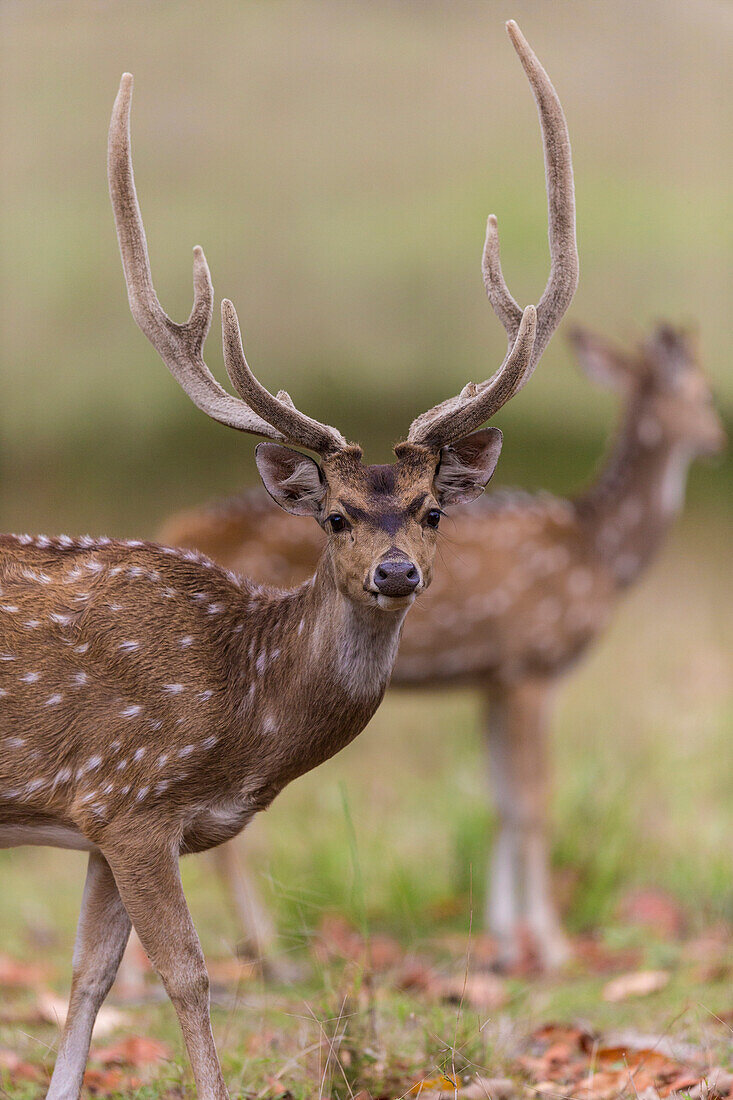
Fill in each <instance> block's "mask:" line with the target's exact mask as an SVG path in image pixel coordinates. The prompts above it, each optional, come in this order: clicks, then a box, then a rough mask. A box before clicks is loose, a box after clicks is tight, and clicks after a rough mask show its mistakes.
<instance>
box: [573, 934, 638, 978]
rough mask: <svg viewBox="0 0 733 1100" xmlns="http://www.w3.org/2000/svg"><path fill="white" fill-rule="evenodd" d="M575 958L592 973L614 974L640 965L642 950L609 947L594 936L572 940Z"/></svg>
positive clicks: (583, 967)
mask: <svg viewBox="0 0 733 1100" xmlns="http://www.w3.org/2000/svg"><path fill="white" fill-rule="evenodd" d="M572 951H573V958H574V960H575V961H576V962H577V963H578V964H579V965H580V967H581V968H582V969H584V970H587V971H589V972H590V973H591V974H613V973H614V972H615V973H618V972H619V971H623V970H633V969H634V968H635V967H638V966H639V964H640V962H641V959H642V952H641V950H640V949H639V948H638V947H621V948H618V947H615V948H612V947H608V946H607V945H606V944H604V943H602V942H600V941H599V940H597V939H595V938H594V937H592V936H582V937H579V938H578V939H575V940H573V941H572Z"/></svg>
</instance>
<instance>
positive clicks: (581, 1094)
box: [517, 1024, 733, 1100]
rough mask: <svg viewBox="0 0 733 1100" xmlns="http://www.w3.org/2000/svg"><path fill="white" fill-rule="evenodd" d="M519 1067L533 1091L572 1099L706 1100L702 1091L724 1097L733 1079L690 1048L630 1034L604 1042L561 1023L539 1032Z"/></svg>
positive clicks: (659, 1039) (682, 1044)
mask: <svg viewBox="0 0 733 1100" xmlns="http://www.w3.org/2000/svg"><path fill="white" fill-rule="evenodd" d="M517 1064H518V1067H519V1068H521V1069H522V1070H523V1071H524V1072H525V1074H526V1075H527V1076H528V1077H529V1080H530V1082H531V1084H530V1087H531V1089H532V1090H533V1091H535V1092H538V1093H540V1094H546V1095H548V1096H550V1095H557V1094H562V1095H565V1096H572V1097H573V1098H574V1100H618V1098H619V1097H621V1096H634V1097H638V1098H639V1100H655V1098H658V1097H661V1098H665V1097H668V1096H670V1095H671V1094H672V1093H673V1092H675V1093H676V1092H679V1091H681V1090H682V1089H684V1090H685V1091H686V1092H689V1094H690V1095H691V1096H693V1095H694V1096H696V1097H698V1098H699V1100H704V1098H705V1097H706V1096H708V1093H706V1092H705V1089H706V1088H708V1090H709V1093H710V1095H711V1096H712V1095H713V1093H712V1091H710V1090H712V1089H713V1088H714V1089H717V1090H718V1093H716V1095H720V1096H721V1097H726V1096H727V1095H728V1093H727V1091H726V1090H727V1089H728V1088H729V1079H730V1084H731V1085H733V1075H730V1074H727V1075H726V1073H725V1071H723V1070H720V1069H715V1070H710V1069H709V1067H708V1066H707V1065H706V1058H705V1054H704V1052H703V1051H701V1050H699V1049H697V1048H694V1047H692V1046H690V1044H688V1043H676V1042H675V1041H674V1040H672V1039H670V1038H669V1037H668V1036H659V1037H655V1036H653V1035H639V1034H636V1033H634V1032H623V1033H621V1032H617V1033H616V1034H615V1035H611V1034H609V1035H608V1037H607V1038H605V1039H604V1038H602V1037H600V1036H595V1035H592V1034H591V1033H589V1032H587V1031H585V1030H584V1029H582V1028H576V1027H565V1026H563V1025H562V1024H549V1025H545V1026H544V1027H541V1028H538V1029H537V1030H536V1031H535V1032H534V1033H533V1034H532V1035H531V1036H530V1037H529V1039H528V1041H527V1053H526V1054H524V1055H523V1056H522V1057H520V1058H519V1059H518V1062H517ZM705 1082H710V1084H707V1085H706V1084H705Z"/></svg>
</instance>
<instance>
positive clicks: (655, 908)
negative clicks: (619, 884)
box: [619, 889, 686, 940]
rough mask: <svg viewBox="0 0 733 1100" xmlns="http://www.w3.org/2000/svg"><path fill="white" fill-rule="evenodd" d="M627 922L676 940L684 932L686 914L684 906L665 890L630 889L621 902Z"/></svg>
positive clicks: (625, 921)
mask: <svg viewBox="0 0 733 1100" xmlns="http://www.w3.org/2000/svg"><path fill="white" fill-rule="evenodd" d="M619 917H620V919H621V920H622V921H623V922H624V923H625V924H633V925H638V926H640V927H642V928H646V929H648V930H649V931H650V932H653V933H654V934H655V935H656V936H659V937H661V938H662V939H669V940H676V939H679V938H680V937H681V935H682V933H683V932H684V929H685V922H686V915H685V911H684V909H683V908H682V906H681V905H680V904H679V902H678V901H676V899H675V898H673V897H672V895H671V894H668V893H666V891H664V890H657V889H654V890H652V889H644V890H632V891H629V893H627V894H626V895H625V896H624V897H623V898H622V899H621V902H620V904H619Z"/></svg>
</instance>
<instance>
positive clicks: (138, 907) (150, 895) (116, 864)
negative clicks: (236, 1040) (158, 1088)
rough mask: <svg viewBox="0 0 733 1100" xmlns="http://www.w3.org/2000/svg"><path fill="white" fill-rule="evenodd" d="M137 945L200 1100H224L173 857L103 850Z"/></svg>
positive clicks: (201, 975) (203, 973) (200, 961)
mask: <svg viewBox="0 0 733 1100" xmlns="http://www.w3.org/2000/svg"><path fill="white" fill-rule="evenodd" d="M106 855H107V858H108V860H109V863H110V866H111V867H112V870H113V872H114V876H115V881H116V882H117V886H118V889H119V891H120V896H121V897H122V900H123V902H124V904H125V908H126V909H127V911H128V913H129V914H130V917H131V918H132V923H133V925H134V926H135V930H136V932H137V934H138V936H139V937H140V942H141V943H142V945H143V947H144V948H145V950H146V952H147V953H148V956H149V957H150V961H151V962H152V964H153V966H154V967H155V969H156V970H157V972H158V974H159V975H160V978H161V980H162V982H163V985H164V986H165V989H166V992H167V994H168V996H169V997H170V999H171V1001H172V1002H173V1006H174V1008H175V1010H176V1013H177V1015H178V1021H179V1023H180V1025H181V1031H182V1032H183V1038H184V1039H185V1042H186V1049H187V1050H188V1056H189V1059H190V1061H191V1068H192V1069H193V1075H194V1079H195V1081H196V1089H197V1093H198V1097H199V1100H229V1093H228V1092H227V1089H226V1085H225V1084H224V1078H223V1077H222V1074H221V1067H220V1065H219V1058H218V1055H217V1053H216V1047H215V1045H214V1037H213V1035H212V1032H211V1018H210V1014H209V975H208V973H207V970H206V963H205V962H204V955H203V951H202V950H201V944H200V943H199V938H198V935H197V934H196V929H195V928H194V925H193V921H192V919H191V914H190V913H189V911H188V905H187V904H186V898H185V896H184V893H183V886H182V885H181V876H180V871H179V867H178V853H177V852H176V851H174V850H171V849H170V848H166V849H163V850H161V849H160V848H156V847H148V848H145V849H136V850H130V849H129V848H127V847H125V848H119V849H117V850H116V851H110V850H107V851H106Z"/></svg>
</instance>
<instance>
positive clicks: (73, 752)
mask: <svg viewBox="0 0 733 1100" xmlns="http://www.w3.org/2000/svg"><path fill="white" fill-rule="evenodd" d="M509 34H510V37H511V39H512V42H513V44H514V46H515V49H516V50H517V53H518V54H519V57H520V59H521V61H522V64H523V66H524V69H525V71H526V73H527V76H528V77H529V80H530V83H531V85H532V88H533V91H534V93H535V96H536V99H537V101H538V104H539V108H540V114H541V116H542V121H543V128H544V131H545V151H546V169H547V183H548V195H549V208H550V235H551V242H552V271H551V276H550V282H549V284H548V288H547V290H546V292H545V294H544V296H543V299H542V301H541V302H540V306H539V309H538V311H535V309H534V307H533V306H527V308H526V309H525V310H524V312H523V313H522V312H521V311H520V310H519V309H518V307H516V306H515V304H514V303H513V300H512V299H511V298H510V297H509V295H508V292H507V290H506V287H505V285H504V283H503V279H502V277H501V272H500V269H499V266H498V251H497V250H498V244H497V237H496V224H495V221H493V220H490V223H489V230H488V238H487V241H488V243H487V257H488V260H487V264H488V270H489V294H490V297H491V299H492V301H493V303H494V306H495V308H496V310H497V312H498V313H499V315H500V316H501V318H502V320H503V321H504V324H505V326H506V328H507V331H508V333H509V350H508V352H507V356H506V358H505V360H504V363H503V364H502V366H501V367H500V368H499V370H498V371H497V372H496V373H495V375H494V376H493V377H492V378H490V379H488V380H487V381H486V382H483V383H481V384H480V385H474V384H469V385H467V386H466V387H465V388H464V389H463V390H462V391H461V393H460V394H459V395H457V396H456V397H454V398H451V399H450V400H447V401H444V402H442V403H441V404H440V405H438V406H436V407H435V408H433V409H431V410H429V411H428V412H426V413H423V414H422V415H421V416H419V417H418V418H417V419H416V420H415V421H414V422H413V424H412V425H411V427H410V430H409V433H408V436H407V439H406V441H405V442H403V443H400V444H399V445H398V446H397V447H396V448H395V453H396V456H397V461H396V462H395V463H394V464H393V465H391V466H364V465H362V462H361V451H360V449H359V448H358V447H357V446H355V445H354V444H349V443H347V442H346V440H345V439H344V437H343V436H342V435H341V434H340V432H338V431H337V430H336V429H335V428H331V427H328V426H327V425H325V424H321V423H319V422H318V421H316V420H313V419H312V418H310V417H309V416H306V415H304V414H303V413H301V412H299V411H298V409H296V407H295V405H294V404H293V401H292V400H291V398H290V397H289V396H288V394H286V393H285V392H284V391H281V392H280V393H279V394H278V395H277V396H273V395H272V394H271V393H269V391H268V390H267V389H265V388H264V387H263V386H262V385H261V384H260V383H259V382H258V381H257V379H256V378H255V377H254V375H253V374H252V373H251V371H250V369H249V367H248V365H247V363H246V361H245V358H244V353H243V351H242V344H241V337H240V332H239V325H238V321H237V316H236V314H235V312H234V307H233V306H232V304H231V302H229V301H226V300H225V301H224V302H223V303H222V330H223V342H224V357H225V363H226V367H227V372H228V374H229V378H230V380H231V382H232V385H233V386H234V388H235V390H236V391H237V393H238V394H239V397H234V396H232V395H231V394H229V393H227V392H226V391H225V390H223V389H222V388H221V386H220V385H219V384H218V382H216V380H215V379H214V377H213V376H212V374H211V373H210V371H209V370H208V368H207V366H206V364H205V362H204V359H203V344H204V341H205V338H206V335H207V333H208V330H209V326H210V322H211V317H212V312H213V291H212V287H211V281H210V277H209V271H208V267H207V265H206V261H205V259H204V255H203V252H202V251H201V249H200V248H197V249H195V250H194V303H193V309H192V311H191V315H190V317H189V319H188V321H187V322H186V323H185V324H182V325H181V324H175V323H174V322H173V321H171V320H170V318H169V317H168V316H167V315H166V314H165V313H164V312H163V310H162V308H161V306H160V304H159V302H158V299H157V297H156V294H155V290H154V288H153V282H152V277H151V273H150V266H149V261H148V255H147V246H146V241H145V233H144V229H143V224H142V219H141V215H140V210H139V207H138V203H137V198H136V194H135V185H134V180H133V173H132V161H131V154H130V137H129V110H130V100H131V93H132V78H131V77H130V76H129V75H125V76H123V78H122V83H121V85H120V90H119V93H118V96H117V99H116V101H115V107H114V110H113V114H112V122H111V127H110V137H109V179H110V193H111V197H112V205H113V209H114V214H115V221H116V225H117V234H118V238H119V243H120V250H121V254H122V263H123V267H124V272H125V279H126V283H127V289H128V296H129V300H130V307H131V310H132V314H133V316H134V318H135V320H136V321H137V323H138V325H139V326H140V328H141V329H142V331H143V332H144V333H145V335H146V336H147V337H148V339H149V340H150V342H151V343H152V344H153V346H154V348H155V349H156V351H157V352H158V354H159V355H160V357H161V358H162V360H163V362H164V363H165V365H166V366H167V367H168V368H169V370H170V371H171V372H172V374H173V375H174V377H175V378H176V379H177V381H178V382H179V384H180V385H181V386H182V387H183V389H184V390H185V391H186V393H187V394H188V395H189V397H191V398H192V400H193V401H194V403H195V404H196V405H197V406H198V407H199V408H201V409H202V410H203V411H204V412H205V413H206V414H207V415H208V416H210V417H212V418H213V419H214V420H217V421H219V422H221V423H223V424H226V425H229V426H230V427H233V428H236V429H238V430H240V431H244V432H248V433H251V434H254V435H260V436H264V437H266V438H268V439H269V440H270V442H266V443H261V444H260V445H259V446H258V448H257V464H258V468H259V471H260V474H261V476H262V479H263V481H264V483H265V486H266V487H267V489H268V491H269V492H270V494H271V495H272V497H273V498H274V499H275V500H276V501H277V503H278V504H279V505H280V506H281V507H282V508H284V509H285V510H286V511H288V512H290V513H293V514H295V515H310V516H312V517H314V518H315V519H316V520H317V521H318V523H319V525H320V526H321V527H322V529H323V530H324V532H325V534H326V544H325V547H324V549H323V552H322V554H321V556H320V558H319V560H318V562H317V564H316V568H315V573H314V575H313V576H312V577H310V578H309V579H308V580H307V581H306V582H305V583H304V584H302V585H300V586H299V587H298V588H295V589H293V590H291V591H287V592H283V591H275V590H271V589H267V588H260V587H259V586H257V585H255V584H253V583H250V582H249V581H246V580H243V579H241V578H240V577H238V576H237V575H235V574H233V573H229V572H227V571H226V570H224V569H223V568H221V567H219V566H217V565H215V564H214V563H213V562H212V561H210V560H208V559H207V558H205V557H203V556H202V555H200V554H199V553H197V552H195V551H177V550H174V549H170V548H166V547H162V546H157V545H152V544H147V543H143V542H140V541H136V540H135V541H132V542H120V541H114V540H111V539H96V540H95V539H91V538H82V539H71V538H68V537H60V538H46V537H35V538H34V537H30V536H9V535H6V536H2V538H1V539H0V588H1V589H2V603H1V604H0V669H1V670H2V672H1V675H2V681H1V684H0V705H1V706H2V714H3V722H2V728H1V733H0V844H2V845H5V846H7V845H18V844H50V845H55V846H57V847H68V848H78V849H82V850H85V851H88V852H89V869H88V875H87V882H86V886H85V890H84V898H83V902H82V911H81V917H80V921H79V929H78V935H77V942H76V949H75V952H74V973H73V982H72V990H71V1000H70V1006H69V1013H68V1018H67V1021H66V1024H65V1027H64V1032H63V1036H62V1039H61V1044H60V1048H59V1053H58V1058H57V1062H56V1066H55V1069H54V1073H53V1077H52V1080H51V1085H50V1089H49V1093H48V1096H49V1098H50V1100H73V1098H75V1097H77V1096H78V1094H79V1090H80V1088H81V1084H82V1077H83V1073H84V1066H85V1063H86V1058H87V1054H88V1049H89V1042H90V1036H91V1032H92V1026H93V1023H94V1019H95V1017H96V1014H97V1011H98V1009H99V1006H100V1004H101V1003H102V1001H103V999H104V997H105V996H106V993H107V991H108V989H109V987H110V985H111V983H112V981H113V979H114V975H115V972H116V970H117V967H118V963H119V959H120V956H121V955H122V952H123V949H124V946H125V943H126V941H127V938H128V935H129V931H130V923H131V922H132V924H133V925H134V926H135V929H136V931H137V933H138V935H139V936H140V939H141V941H142V944H143V946H144V948H145V950H146V952H147V953H148V955H149V957H150V959H151V960H152V962H153V965H154V966H155V968H156V970H157V971H158V973H159V974H160V976H161V978H162V980H163V983H164V985H165V988H166V990H167V992H168V994H169V996H170V998H171V1000H172V1002H173V1004H174V1006H175V1008H176V1011H177V1014H178V1018H179V1021H180V1025H181V1028H182V1031H183V1035H184V1038H185V1042H186V1046H187V1049H188V1054H189V1057H190V1061H191V1065H192V1068H193V1073H194V1077H195V1080H196V1085H197V1089H198V1093H199V1095H200V1096H201V1097H202V1098H204V1100H222V1098H225V1097H226V1096H227V1090H226V1086H225V1084H224V1081H223V1078H222V1074H221V1070H220V1067H219V1061H218V1058H217V1053H216V1049H215V1046H214V1041H213V1037H212V1033H211V1025H210V1020H209V986H208V976H207V972H206V967H205V964H204V959H203V955H202V952H201V947H200V945H199V941H198V938H197V935H196V931H195V929H194V926H193V923H192V921H191V917H190V914H189V912H188V908H187V906H186V901H185V898H184V895H183V891H182V888H181V881H180V876H179V857H180V855H181V854H184V853H187V852H199V851H202V850H205V849H208V848H212V847H215V846H216V845H218V844H221V843H222V842H223V841H225V840H228V839H230V838H231V837H232V836H234V835H235V834H236V833H238V832H239V831H240V830H241V829H242V828H243V827H244V825H245V824H246V823H247V821H249V820H250V818H251V817H252V816H253V815H254V814H255V813H256V812H257V811H258V810H261V809H264V808H265V807H266V806H267V805H269V803H270V802H271V801H272V799H273V798H274V797H275V795H276V794H277V793H278V792H279V791H280V790H281V789H282V788H283V787H284V786H285V785H286V783H288V782H290V781H291V780H292V779H294V778H295V777H296V776H298V775H301V774H302V773H303V772H306V771H308V770H309V769H310V768H313V767H315V766H316V765H317V764H319V763H320V762H321V761H323V760H325V759H327V758H328V757H329V756H332V755H333V754H334V753H336V752H338V751H339V750H340V749H341V748H343V747H344V746H345V745H347V744H348V743H349V742H350V741H351V740H352V739H353V738H354V737H355V736H356V735H357V734H358V733H359V732H360V730H361V729H363V727H364V726H365V725H366V723H367V721H368V720H369V718H370V717H371V715H372V714H373V713H374V711H375V709H376V708H377V706H378V705H379V702H380V700H381V699H382V696H383V694H384V691H385V688H386V685H387V681H388V679H389V675H390V672H391V670H392V665H393V662H394V658H395V655H396V650H397V644H398V640H399V636H400V631H401V627H402V623H403V619H404V617H405V613H406V611H407V609H408V607H409V606H410V604H411V603H412V602H413V600H414V599H415V596H416V595H417V594H418V593H419V592H421V591H422V590H423V589H425V588H427V586H428V584H429V583H430V579H431V572H432V563H433V556H434V551H435V542H436V527H437V525H438V522H439V520H440V516H441V509H442V508H446V507H450V506H452V505H456V504H459V503H461V502H463V501H467V500H471V499H473V498H474V497H475V496H477V495H478V494H480V493H481V492H482V491H483V489H484V487H485V485H486V483H487V482H488V480H489V478H490V477H491V474H492V472H493V469H494V466H495V464H496V461H497V459H498V455H499V449H500V445H501V434H500V433H499V432H498V430H497V429H495V428H486V429H483V430H479V429H481V425H482V424H484V423H485V422H486V420H487V419H488V418H489V417H491V416H492V415H493V414H494V413H495V412H496V411H497V410H498V409H499V408H501V407H502V406H503V405H504V404H505V403H506V402H507V401H508V400H509V399H510V398H511V397H512V396H513V395H514V394H515V393H516V392H517V391H518V390H519V389H520V388H521V387H522V386H523V385H524V384H525V382H526V381H527V379H528V378H529V376H530V374H531V373H532V370H533V369H534V367H535V366H536V364H537V361H538V358H539V356H540V354H541V352H542V350H543V349H544V347H545V345H546V344H547V341H548V340H549V338H550V335H551V332H552V330H553V329H554V327H555V326H556V325H557V323H558V321H559V319H560V317H561V315H562V313H563V312H564V310H565V309H566V308H567V306H568V304H569V302H570V299H571V298H572V295H573V291H574V289H575V284H576V279H577V256H576V248H575V235H574V221H575V219H574V200H573V187H572V168H571V162H570V146H569V142H568V138H567V130H566V127H565V122H564V119H563V116H562V111H561V108H560V104H559V102H558V100H557V96H556V94H555V92H554V89H553V88H552V85H551V84H550V82H549V79H548V78H547V75H546V74H545V72H544V70H543V69H542V68H541V66H540V65H539V62H538V61H537V59H536V58H535V56H534V54H533V53H532V51H531V50H530V49H529V47H528V45H527V43H526V42H525V40H524V38H523V37H522V36H521V34H520V32H519V30H518V28H517V27H516V25H515V24H509ZM283 442H288V443H292V444H296V445H299V446H301V447H304V448H306V449H308V450H310V451H313V452H314V453H315V454H317V455H318V456H319V460H320V461H319V462H318V463H317V462H315V461H314V460H313V459H312V458H309V457H307V456H306V455H304V454H302V453H301V452H299V451H293V450H290V449H289V448H287V447H284V446H282V443H283Z"/></svg>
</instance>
